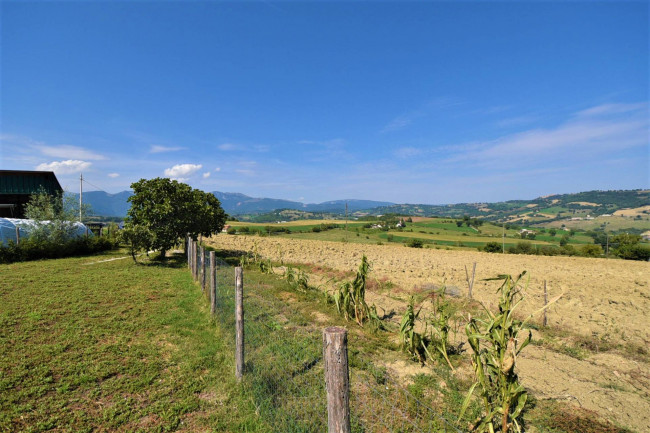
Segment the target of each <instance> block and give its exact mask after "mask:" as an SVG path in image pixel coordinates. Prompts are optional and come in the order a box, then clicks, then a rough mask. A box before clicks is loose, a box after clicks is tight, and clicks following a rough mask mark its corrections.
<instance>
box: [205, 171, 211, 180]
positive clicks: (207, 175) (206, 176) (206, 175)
mask: <svg viewBox="0 0 650 433" xmlns="http://www.w3.org/2000/svg"><path fill="white" fill-rule="evenodd" d="M209 177H210V172H209V171H206V172H205V173H203V179H207V178H209Z"/></svg>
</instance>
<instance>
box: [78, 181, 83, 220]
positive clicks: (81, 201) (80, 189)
mask: <svg viewBox="0 0 650 433" xmlns="http://www.w3.org/2000/svg"><path fill="white" fill-rule="evenodd" d="M83 184H84V175H83V173H80V174H79V222H81V205H82V203H83V200H82V198H81V196H82V195H83V189H84V186H83Z"/></svg>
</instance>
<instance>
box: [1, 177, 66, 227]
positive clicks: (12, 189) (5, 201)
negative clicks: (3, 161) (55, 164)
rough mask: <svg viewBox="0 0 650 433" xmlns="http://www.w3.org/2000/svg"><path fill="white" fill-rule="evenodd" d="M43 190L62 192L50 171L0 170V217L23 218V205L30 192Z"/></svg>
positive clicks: (55, 192)
mask: <svg viewBox="0 0 650 433" xmlns="http://www.w3.org/2000/svg"><path fill="white" fill-rule="evenodd" d="M39 191H45V192H46V193H48V194H51V195H58V194H63V188H61V184H60V183H59V181H58V180H57V178H56V176H55V175H54V173H53V172H51V171H19V170H0V217H4V218H25V205H26V204H27V203H29V198H30V196H31V195H32V194H35V193H38V192H39Z"/></svg>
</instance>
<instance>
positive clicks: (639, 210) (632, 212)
mask: <svg viewBox="0 0 650 433" xmlns="http://www.w3.org/2000/svg"><path fill="white" fill-rule="evenodd" d="M649 212H650V205H647V206H641V207H636V208H633V209H621V210H617V211H616V212H614V215H615V216H626V217H635V216H637V215H647V214H648V213H649Z"/></svg>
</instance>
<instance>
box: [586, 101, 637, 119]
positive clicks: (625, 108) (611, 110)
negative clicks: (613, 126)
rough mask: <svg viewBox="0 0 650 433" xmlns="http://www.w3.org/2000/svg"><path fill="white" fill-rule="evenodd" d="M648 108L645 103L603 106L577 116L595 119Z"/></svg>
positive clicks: (588, 109)
mask: <svg viewBox="0 0 650 433" xmlns="http://www.w3.org/2000/svg"><path fill="white" fill-rule="evenodd" d="M647 107H648V106H647V104H646V103H645V102H639V103H633V104H601V105H597V106H595V107H591V108H587V109H586V110H582V111H579V112H578V113H576V114H577V115H578V116H583V117H595V116H604V115H609V114H621V113H630V112H633V111H639V110H643V109H647Z"/></svg>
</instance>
